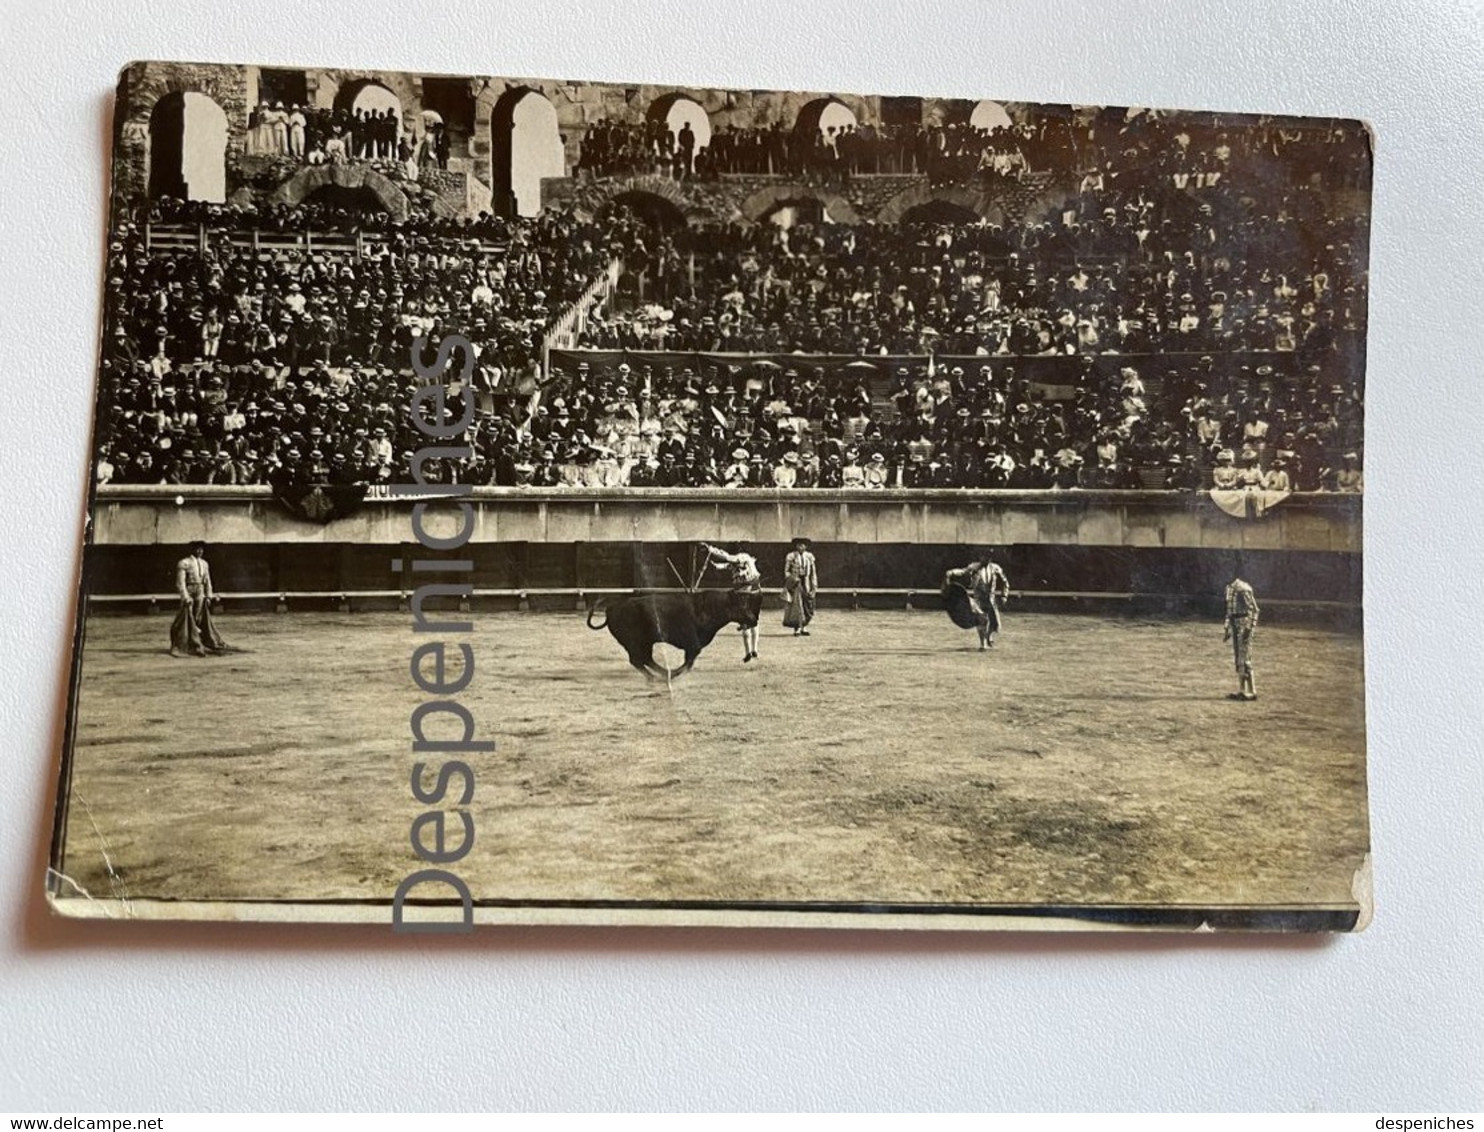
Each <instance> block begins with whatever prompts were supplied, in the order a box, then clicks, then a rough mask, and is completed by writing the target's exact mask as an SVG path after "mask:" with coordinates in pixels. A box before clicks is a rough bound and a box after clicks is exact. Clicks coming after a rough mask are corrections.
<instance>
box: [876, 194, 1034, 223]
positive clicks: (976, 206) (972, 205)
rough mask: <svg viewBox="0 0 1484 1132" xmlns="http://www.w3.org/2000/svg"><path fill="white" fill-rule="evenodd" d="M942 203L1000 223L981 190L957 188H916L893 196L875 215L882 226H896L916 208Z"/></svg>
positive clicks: (1001, 217)
mask: <svg viewBox="0 0 1484 1132" xmlns="http://www.w3.org/2000/svg"><path fill="white" fill-rule="evenodd" d="M932 204H944V205H950V206H953V207H956V208H961V209H967V210H968V211H969V212H972V213H973V214H974V215H975V216H977V217H978V218H979V219H980V220H988V221H991V222H993V223H997V224H998V223H1002V222H1003V221H1004V214H1003V213H1002V212H1001V210H1000V209H999V208H998V207H997V206H995V205H994V204H993V203H992V202H991V201H990V200H989V198H988V196H987V194H985V193H984V192H983V191H982V190H979V189H969V188H963V187H960V186H934V185H918V186H917V187H916V188H911V189H907V190H906V191H905V192H900V193H898V194H897V195H896V196H894V197H892V198H891V199H890V200H889V201H887V202H886V203H885V204H884V205H882V206H881V211H880V212H878V213H877V214H876V219H877V220H878V221H880V222H881V223H882V224H899V223H901V220H902V217H903V216H905V215H906V214H907V213H908V212H910V211H911V210H913V209H915V208H922V207H923V206H925V205H932Z"/></svg>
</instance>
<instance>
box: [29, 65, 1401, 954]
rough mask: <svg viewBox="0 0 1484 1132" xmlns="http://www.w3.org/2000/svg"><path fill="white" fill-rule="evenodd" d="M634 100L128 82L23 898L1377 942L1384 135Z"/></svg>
mask: <svg viewBox="0 0 1484 1132" xmlns="http://www.w3.org/2000/svg"><path fill="white" fill-rule="evenodd" d="M655 77H662V76H655V75H649V76H640V78H642V79H643V81H638V79H636V81H635V82H634V83H633V84H632V85H622V84H618V83H611V82H589V81H581V80H569V79H561V80H556V79H509V78H499V77H490V76H449V75H437V74H421V73H404V72H391V71H380V70H352V69H344V68H312V67H285V66H275V67H267V66H251V65H227V64H220V63H199V64H197V63H174V62H138V63H131V64H129V65H127V66H126V67H124V68H123V70H122V71H121V73H120V76H119V83H118V89H117V93H116V97H115V101H114V106H113V115H114V117H113V123H112V131H111V134H112V140H111V147H112V148H111V153H112V160H111V177H110V181H109V186H108V191H109V193H110V210H109V224H108V232H107V252H106V256H105V257H104V275H105V278H104V283H103V293H102V307H103V320H102V326H101V328H100V329H101V346H100V350H99V363H98V366H99V368H98V378H97V398H96V408H95V418H94V423H93V447H92V453H91V456H92V462H91V465H90V468H91V483H90V485H89V499H88V504H87V519H86V532H85V536H84V546H83V550H82V558H81V587H80V594H79V604H78V614H77V616H78V620H77V637H76V652H75V656H74V660H73V669H72V685H71V693H70V699H69V702H68V705H67V713H68V722H67V728H66V737H65V745H66V750H65V753H64V756H63V758H62V762H61V783H60V788H59V799H58V807H57V816H56V828H55V835H54V840H53V845H52V852H51V867H50V869H49V870H48V873H47V880H46V886H47V894H48V898H49V900H50V903H51V906H52V907H53V909H55V910H56V911H58V912H61V913H63V914H66V915H68V916H73V917H107V918H118V919H126V918H142V919H200V920H252V919H271V920H308V921H316V920H323V921H360V922H381V923H387V924H392V925H394V926H396V927H398V928H400V929H402V930H405V931H409V932H433V931H455V930H462V929H464V928H468V927H470V926H471V925H476V924H495V923H531V924H605V925H607V924H650V925H655V924H662V925H719V926H727V925H738V926H743V925H765V926H797V927H820V926H824V927H851V928H862V927H865V928H871V927H881V928H888V927H892V928H937V929H962V930H978V929H999V928H1007V927H1014V928H1046V929H1057V928H1068V927H1076V928H1080V929H1084V930H1085V929H1098V930H1102V929H1110V930H1111V929H1122V930H1138V929H1164V930H1177V931H1197V930H1213V929H1214V930H1232V931H1277V932H1322V931H1354V930H1358V929H1360V928H1364V927H1365V926H1366V924H1367V922H1368V921H1369V919H1370V915H1371V857H1370V822H1369V810H1368V796H1367V764H1366V718H1365V704H1366V688H1365V662H1364V647H1363V638H1362V588H1363V587H1362V579H1363V571H1362V560H1363V549H1362V547H1363V523H1362V505H1363V500H1364V493H1365V474H1366V471H1365V469H1366V447H1365V420H1364V417H1365V377H1366V333H1367V303H1368V288H1369V262H1370V239H1371V182H1372V146H1373V143H1374V138H1373V136H1372V133H1371V131H1370V129H1369V128H1368V127H1367V126H1366V125H1365V124H1364V123H1362V122H1360V121H1355V120H1350V119H1344V118H1317V117H1305V116H1283V115H1279V114H1274V113H1262V114H1259V113H1246V112H1242V111H1243V110H1244V108H1243V107H1241V106H1236V107H1232V108H1230V109H1227V110H1213V109H1206V110H1177V109H1165V108H1160V107H1148V106H1092V105H1050V104H1040V103H1034V102H1022V101H1014V100H1011V99H1007V98H989V97H986V98H983V99H979V100H975V99H968V98H958V97H953V98H949V97H935V96H931V95H924V96H921V97H909V96H904V95H859V94H853V93H848V92H840V91H813V92H805V91H775V90H743V89H715V88H697V87H689V86H670V85H665V84H664V83H662V82H655V81H650V80H651V79H653V78H655ZM1001 93H1008V92H1001Z"/></svg>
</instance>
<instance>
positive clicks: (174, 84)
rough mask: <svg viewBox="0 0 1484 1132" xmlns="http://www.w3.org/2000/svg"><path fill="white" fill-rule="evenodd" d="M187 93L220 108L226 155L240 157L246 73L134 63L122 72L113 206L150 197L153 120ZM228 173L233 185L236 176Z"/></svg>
mask: <svg viewBox="0 0 1484 1132" xmlns="http://www.w3.org/2000/svg"><path fill="white" fill-rule="evenodd" d="M189 93H197V94H204V95H205V96H206V97H208V98H210V99H211V100H212V101H213V102H215V103H216V104H217V105H218V106H219V107H221V108H222V111H223V112H224V113H225V114H226V119H227V150H228V151H229V152H231V153H234V154H235V153H238V152H241V149H242V145H243V139H244V138H245V136H246V133H247V115H248V107H249V101H248V91H247V68H245V67H198V66H192V65H189V64H183V63H130V64H128V65H127V66H125V67H124V68H123V70H121V71H120V72H119V91H118V106H119V108H120V109H121V110H122V111H124V113H123V115H122V116H121V117H118V118H115V120H114V138H113V144H114V163H113V200H114V201H115V202H116V203H117V204H124V203H127V202H132V201H138V200H141V199H144V198H145V197H146V196H148V193H149V180H150V167H151V152H150V149H151V147H150V128H149V126H150V117H151V115H152V114H153V112H154V109H155V107H156V106H157V105H158V103H159V101H160V99H162V98H165V97H167V96H169V95H172V94H182V95H184V94H189ZM156 156H157V157H158V155H156ZM226 173H227V177H228V179H229V183H230V178H231V176H232V170H231V169H228V170H227V171H226Z"/></svg>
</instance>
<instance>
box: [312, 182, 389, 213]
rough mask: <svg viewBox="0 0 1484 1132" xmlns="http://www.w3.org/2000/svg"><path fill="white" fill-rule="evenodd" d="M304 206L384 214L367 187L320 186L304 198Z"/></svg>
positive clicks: (378, 199)
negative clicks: (321, 206)
mask: <svg viewBox="0 0 1484 1132" xmlns="http://www.w3.org/2000/svg"><path fill="white" fill-rule="evenodd" d="M304 203H305V204H318V205H324V206H325V207H327V208H333V209H338V210H340V211H341V212H350V213H361V212H365V213H371V214H373V215H374V214H376V213H378V212H385V211H386V207H385V205H383V203H382V200H381V198H380V197H379V196H377V195H376V192H375V190H373V189H372V188H370V187H369V186H368V185H337V184H334V183H331V184H328V185H321V186H320V187H319V188H317V189H315V190H314V191H313V192H311V193H309V194H307V195H306V196H305V197H304Z"/></svg>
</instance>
